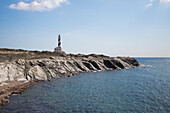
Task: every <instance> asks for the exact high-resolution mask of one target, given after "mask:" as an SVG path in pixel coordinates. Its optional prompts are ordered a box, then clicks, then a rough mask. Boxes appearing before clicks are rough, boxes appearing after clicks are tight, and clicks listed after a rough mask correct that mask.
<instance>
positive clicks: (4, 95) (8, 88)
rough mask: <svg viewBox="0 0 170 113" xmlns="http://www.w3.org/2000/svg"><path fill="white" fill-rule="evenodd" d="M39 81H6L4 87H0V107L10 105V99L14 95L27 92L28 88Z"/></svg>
mask: <svg viewBox="0 0 170 113" xmlns="http://www.w3.org/2000/svg"><path fill="white" fill-rule="evenodd" d="M37 82H39V81H29V82H26V83H24V82H19V81H13V82H12V81H6V82H3V83H4V84H5V85H3V86H0V92H1V93H0V106H3V105H6V104H8V103H10V99H9V98H10V97H11V96H12V95H14V94H22V93H24V92H25V91H27V90H28V89H29V88H30V86H32V85H34V84H35V83H37Z"/></svg>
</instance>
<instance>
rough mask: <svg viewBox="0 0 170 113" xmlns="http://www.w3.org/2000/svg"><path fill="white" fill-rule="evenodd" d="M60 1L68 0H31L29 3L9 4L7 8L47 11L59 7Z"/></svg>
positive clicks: (65, 0)
mask: <svg viewBox="0 0 170 113" xmlns="http://www.w3.org/2000/svg"><path fill="white" fill-rule="evenodd" d="M62 3H69V2H68V1H67V0H33V1H32V2H30V3H26V2H19V3H17V4H10V5H9V8H11V9H18V10H31V11H49V10H52V9H54V8H56V7H60V5H61V4H62Z"/></svg>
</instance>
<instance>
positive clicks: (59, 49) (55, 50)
mask: <svg viewBox="0 0 170 113" xmlns="http://www.w3.org/2000/svg"><path fill="white" fill-rule="evenodd" d="M54 52H55V53H60V54H65V52H64V51H62V48H61V36H60V35H58V47H56V48H54Z"/></svg>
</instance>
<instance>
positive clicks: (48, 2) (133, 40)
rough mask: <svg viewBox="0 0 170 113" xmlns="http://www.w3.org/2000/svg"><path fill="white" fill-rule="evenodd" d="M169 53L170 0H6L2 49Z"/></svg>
mask: <svg viewBox="0 0 170 113" xmlns="http://www.w3.org/2000/svg"><path fill="white" fill-rule="evenodd" d="M58 34H61V36H62V48H63V50H64V51H65V52H67V53H84V54H89V53H97V54H105V55H110V56H146V57H147V56H154V57H158V56H159V57H160V56H161V57H169V56H170V52H169V50H170V0H1V1H0V48H16V49H27V50H49V51H53V48H54V47H55V46H57V43H56V41H57V40H56V37H57V35H58Z"/></svg>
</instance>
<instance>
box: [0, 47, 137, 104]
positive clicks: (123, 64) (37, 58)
mask: <svg viewBox="0 0 170 113" xmlns="http://www.w3.org/2000/svg"><path fill="white" fill-rule="evenodd" d="M0 51H1V52H0V59H1V62H0V105H5V104H8V103H9V102H10V101H9V99H8V98H9V97H10V96H11V95H12V94H21V93H23V92H24V91H26V90H27V89H29V87H30V86H31V85H33V84H35V83H36V82H39V81H46V80H50V79H52V78H61V77H71V76H75V75H78V74H80V73H85V72H97V71H105V70H106V71H107V70H119V69H126V68H135V67H138V66H140V64H139V63H138V61H137V60H136V59H135V58H132V57H109V56H104V55H96V54H90V55H82V54H78V55H74V54H66V55H64V56H63V55H59V54H57V55H56V53H52V52H31V51H21V50H17V51H16V50H10V51H9V50H0ZM9 56H14V57H13V60H12V61H7V59H8V57H9Z"/></svg>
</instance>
